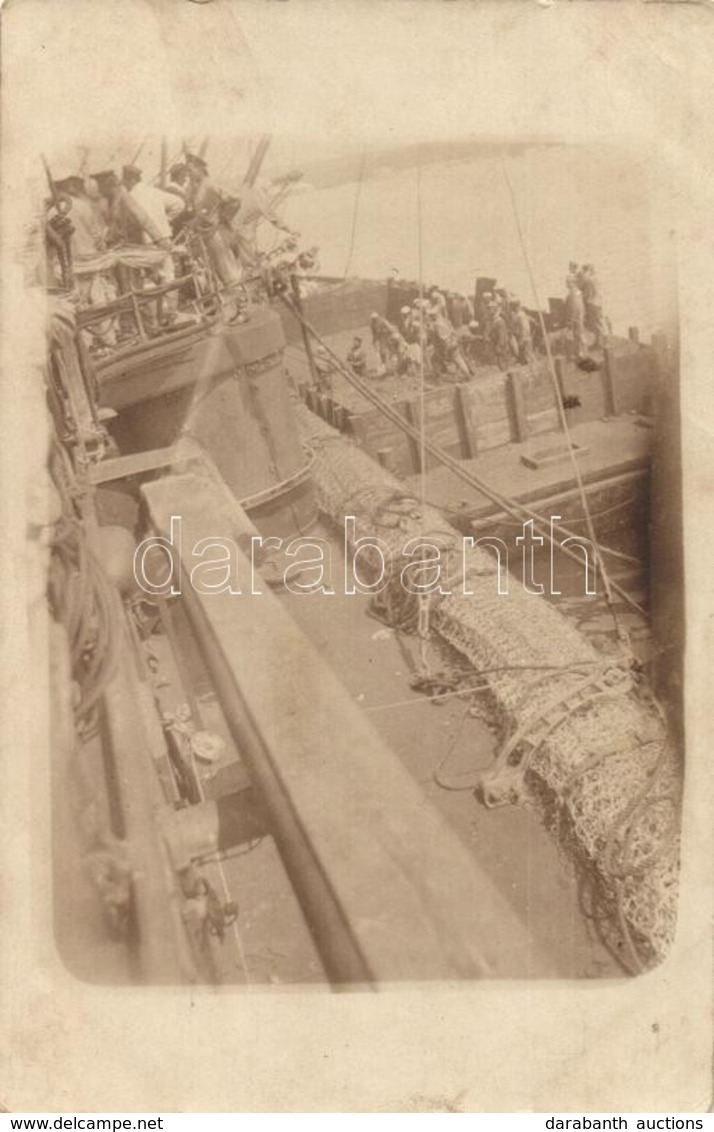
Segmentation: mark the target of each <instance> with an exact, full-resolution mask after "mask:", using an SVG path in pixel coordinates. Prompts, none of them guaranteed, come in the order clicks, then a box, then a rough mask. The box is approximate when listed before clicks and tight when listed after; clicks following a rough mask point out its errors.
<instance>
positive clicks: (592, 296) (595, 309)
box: [581, 263, 607, 349]
mask: <svg viewBox="0 0 714 1132" xmlns="http://www.w3.org/2000/svg"><path fill="white" fill-rule="evenodd" d="M581 290H582V294H583V299H584V302H585V325H586V326H587V328H588V330H591V331H592V333H593V334H594V335H595V342H594V345H595V347H596V349H601V348H602V347H603V346H606V345H607V324H606V321H605V316H604V314H603V310H602V296H601V294H600V281H599V280H598V277H597V273H596V271H595V268H594V267H593V265H592V264H591V263H586V264H584V266H583V270H582V275H581Z"/></svg>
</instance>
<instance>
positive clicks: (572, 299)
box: [565, 265, 585, 358]
mask: <svg viewBox="0 0 714 1132" xmlns="http://www.w3.org/2000/svg"><path fill="white" fill-rule="evenodd" d="M571 266H572V265H571ZM565 320H566V324H567V326H568V329H569V331H570V334H571V337H572V341H573V348H574V351H575V356H576V358H582V357H583V354H584V349H585V302H584V300H583V293H582V291H581V290H580V285H579V282H578V277H577V276H575V275H572V274H571V275H568V293H567V295H566V297H565Z"/></svg>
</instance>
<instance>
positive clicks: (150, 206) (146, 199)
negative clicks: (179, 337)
mask: <svg viewBox="0 0 714 1132" xmlns="http://www.w3.org/2000/svg"><path fill="white" fill-rule="evenodd" d="M122 183H123V185H124V188H125V189H126V190H127V192H128V193H129V194H130V195H131V198H132V200H133V201H135V202H136V203H137V204H139V206H140V207H141V208H142V209H143V211H144V213H146V215H147V216H149V217H150V218H151V220H152V223H153V225H154V227H155V229H156V232H157V233H158V238H152V236H151V235H150V234H149V232H147V231H146V229H144V231H143V242H144V243H145V244H150V243H151V244H155V245H156V246H157V247H159V248H161V249H162V250H165V252H166V255H165V256H164V258H163V260H162V261H161V263H160V264H159V265H158V267H157V269H156V271H157V275H158V277H159V280H160V282H161V283H162V284H168V283H173V282H174V280H175V278H176V269H175V267H174V261H173V256H172V255H171V248H172V244H171V220H172V218H173V217H175V216H177V215H178V214H179V213H180V212H181V211H182V205H181V201H180V200H179V199H178V198H177V197H176V196H175V195H173V194H171V193H165V192H162V190H161V189H156V188H154V186H153V185H146V184H145V183H144V182H143V181H142V179H141V169H137V168H136V166H135V165H125V166H124V168H123V169H122ZM165 300H166V308H167V310H168V314H169V318H171V319H174V318H175V316H176V311H177V308H178V295H177V294H176V292H175V291H170V292H169V293H168V294H167V295H166V296H165Z"/></svg>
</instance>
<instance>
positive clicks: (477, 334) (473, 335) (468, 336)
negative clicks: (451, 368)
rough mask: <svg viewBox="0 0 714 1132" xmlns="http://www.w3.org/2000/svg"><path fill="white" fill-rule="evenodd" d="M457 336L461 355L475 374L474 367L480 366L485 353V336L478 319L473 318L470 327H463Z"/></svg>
mask: <svg viewBox="0 0 714 1132" xmlns="http://www.w3.org/2000/svg"><path fill="white" fill-rule="evenodd" d="M457 335H458V339H459V349H460V351H461V354H462V355H463V357H464V359H465V360H466V363H467V365H468V367H469V369H470V370H471V371H472V372H473V370H472V367H473V366H474V365H478V363H479V361H480V360H481V355H482V353H483V336H482V334H481V328H480V327H479V324H478V323H477V322H476V319H474V318H472V319H471V320H470V321H469V323H468V325H466V326H462V327H461V329H460V330H458V331H457Z"/></svg>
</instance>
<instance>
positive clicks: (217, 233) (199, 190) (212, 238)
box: [186, 153, 242, 287]
mask: <svg viewBox="0 0 714 1132" xmlns="http://www.w3.org/2000/svg"><path fill="white" fill-rule="evenodd" d="M186 166H187V168H188V180H189V187H188V192H187V201H188V204H189V205H190V207H191V208H192V209H193V220H192V224H193V227H194V229H195V231H196V232H197V233H198V235H200V236H201V237H202V239H203V241H204V243H205V246H206V251H207V252H208V258H209V260H210V263H211V267H212V268H213V270H214V272H215V274H216V276H217V277H218V281H219V282H220V283H222V284H223V286H224V287H231V286H234V285H236V284H238V283H240V282H241V279H242V273H241V270H240V268H239V266H238V264H237V262H236V258H235V255H234V254H233V250H232V248H231V245H230V240H231V232H230V229H229V228H227V227H226V225H224V224H223V222H222V204H223V197H222V195H221V192H220V190H219V189H218V188H217V187H216V185H214V183H213V181H212V180H211V179H210V177H209V176H208V165H207V164H206V162H205V161H204V160H203V158H202V157H198V156H197V155H196V154H192V153H190V154H188V155H187V157H186Z"/></svg>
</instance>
